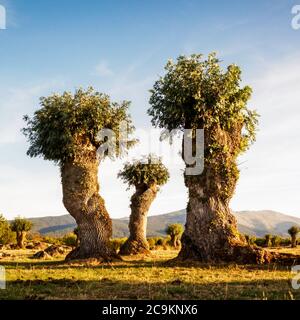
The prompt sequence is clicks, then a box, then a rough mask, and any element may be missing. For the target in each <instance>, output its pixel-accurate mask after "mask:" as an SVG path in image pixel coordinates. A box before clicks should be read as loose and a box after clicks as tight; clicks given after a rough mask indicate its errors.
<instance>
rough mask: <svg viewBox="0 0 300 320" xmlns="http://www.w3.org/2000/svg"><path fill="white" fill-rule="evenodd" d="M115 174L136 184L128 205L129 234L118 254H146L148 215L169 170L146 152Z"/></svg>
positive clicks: (133, 184)
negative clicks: (129, 210)
mask: <svg viewBox="0 0 300 320" xmlns="http://www.w3.org/2000/svg"><path fill="white" fill-rule="evenodd" d="M118 176H119V178H121V179H122V180H123V181H125V182H126V183H128V184H129V187H131V186H134V187H135V193H134V194H133V196H132V197H131V205H130V208H131V215H130V220H129V231H130V236H129V238H128V239H127V241H126V242H125V243H124V244H123V245H122V247H121V249H120V254H122V255H131V254H138V253H147V252H148V251H149V244H148V241H147V238H146V231H147V214H148V211H149V208H150V206H151V204H152V202H153V200H154V199H155V197H156V195H157V192H158V191H159V187H160V186H161V185H164V184H165V183H166V182H167V181H168V179H169V172H168V170H167V168H166V167H165V166H164V165H163V163H162V162H161V159H159V158H156V157H154V156H153V155H149V156H148V157H147V158H143V159H141V160H137V161H135V162H133V163H126V164H125V166H124V168H123V170H122V171H121V172H120V173H119V175H118Z"/></svg>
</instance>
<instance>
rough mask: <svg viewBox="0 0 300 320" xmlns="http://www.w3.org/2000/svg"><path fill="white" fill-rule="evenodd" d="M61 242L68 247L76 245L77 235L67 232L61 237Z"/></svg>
mask: <svg viewBox="0 0 300 320" xmlns="http://www.w3.org/2000/svg"><path fill="white" fill-rule="evenodd" d="M62 243H63V244H64V245H66V246H69V247H76V246H77V236H76V235H75V234H74V233H68V234H66V235H65V236H64V237H63V238H62Z"/></svg>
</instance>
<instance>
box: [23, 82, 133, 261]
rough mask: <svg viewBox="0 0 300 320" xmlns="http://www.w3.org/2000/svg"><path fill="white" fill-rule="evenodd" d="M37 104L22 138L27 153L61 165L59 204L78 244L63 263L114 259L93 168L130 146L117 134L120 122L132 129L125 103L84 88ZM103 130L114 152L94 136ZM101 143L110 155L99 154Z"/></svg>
mask: <svg viewBox="0 0 300 320" xmlns="http://www.w3.org/2000/svg"><path fill="white" fill-rule="evenodd" d="M40 104H41V108H40V109H39V110H38V111H36V112H35V114H34V116H33V118H29V117H28V116H25V121H26V122H27V127H26V128H25V129H24V133H25V135H26V136H27V138H28V140H29V142H30V148H29V150H28V152H27V153H28V155H29V156H31V157H37V156H42V157H43V158H44V159H45V160H52V161H54V162H55V163H57V164H59V166H60V170H61V180H62V188H63V203H64V205H65V207H66V209H67V210H68V212H69V213H70V214H71V215H72V216H73V217H74V218H75V220H76V222H77V225H78V228H79V229H78V230H79V240H80V245H79V247H78V248H76V249H74V250H73V251H72V252H71V253H70V254H69V255H68V256H67V258H66V259H67V260H70V259H81V258H82V259H85V258H102V259H104V260H111V259H113V258H118V256H117V255H116V253H115V251H114V250H112V249H111V247H110V245H109V239H110V237H111V235H112V222H111V219H110V217H109V214H108V212H107V210H106V208H105V203H104V200H103V199H102V197H101V196H100V194H99V184H98V167H99V163H100V161H101V160H103V159H104V158H105V157H107V156H109V157H117V156H120V155H121V153H122V152H124V151H125V150H126V148H129V147H131V146H132V145H133V144H134V141H129V142H128V143H127V145H125V144H124V143H123V142H124V141H123V140H122V139H123V137H122V135H123V133H122V135H121V131H120V130H119V129H120V125H121V123H122V125H123V123H124V122H125V123H126V124H127V130H128V131H127V132H128V133H129V134H130V133H132V132H133V130H134V127H133V125H132V122H131V118H130V116H129V114H128V106H129V102H126V101H124V102H122V103H120V104H118V103H115V102H112V101H110V98H109V97H108V96H107V95H105V94H102V93H99V92H96V91H94V89H93V88H88V89H87V90H83V89H78V90H76V92H75V93H74V94H72V93H69V92H64V93H63V94H62V95H59V94H53V95H51V96H49V97H42V98H41V101H40ZM102 129H111V130H112V132H114V133H115V141H116V146H115V148H114V146H113V145H114V143H113V141H114V139H108V138H105V137H104V136H99V132H100V130H102ZM104 142H105V145H107V146H110V149H109V150H106V151H105V150H104V149H105V148H104ZM100 147H101V148H104V149H103V150H102V151H101V156H99V155H100V153H99V152H97V150H99V148H100Z"/></svg>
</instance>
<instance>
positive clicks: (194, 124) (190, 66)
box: [148, 53, 265, 263]
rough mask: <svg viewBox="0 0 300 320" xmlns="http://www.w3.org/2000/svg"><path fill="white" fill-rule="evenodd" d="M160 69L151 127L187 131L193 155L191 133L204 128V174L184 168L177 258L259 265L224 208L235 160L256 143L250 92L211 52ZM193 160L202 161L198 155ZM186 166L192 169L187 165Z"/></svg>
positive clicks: (235, 70)
mask: <svg viewBox="0 0 300 320" xmlns="http://www.w3.org/2000/svg"><path fill="white" fill-rule="evenodd" d="M165 70H166V72H165V75H163V76H162V77H161V78H160V79H158V80H157V81H156V82H155V84H154V86H153V89H152V90H151V97H150V105H151V107H150V109H149V110H148V114H149V115H150V116H151V117H152V124H153V125H154V126H155V127H159V128H162V129H165V130H168V131H169V132H172V131H173V132H175V130H181V131H184V130H185V129H188V130H191V131H190V133H189V135H188V137H187V138H188V139H187V140H188V141H190V144H191V145H192V148H191V150H192V151H195V150H197V148H198V146H199V145H197V144H196V142H197V140H196V139H195V137H196V130H197V129H203V130H204V171H203V172H202V173H201V174H198V175H190V174H188V173H187V172H189V171H191V170H188V171H186V172H185V175H184V179H185V185H186V187H187V188H188V192H189V201H188V205H187V222H186V228H185V231H184V234H183V236H182V248H181V251H180V254H179V256H178V259H181V260H186V259H194V260H200V261H203V262H220V261H239V262H244V263H256V262H257V261H264V259H265V253H264V251H263V250H260V249H258V248H254V247H251V246H249V245H248V244H247V242H246V240H245V239H244V238H243V237H240V235H239V233H238V232H237V222H236V219H235V217H234V216H233V214H232V212H231V211H230V208H229V202H230V200H231V198H232V196H233V194H234V191H235V187H236V184H237V181H238V179H239V168H238V164H237V159H238V157H239V156H240V155H241V154H242V153H243V152H245V151H246V150H247V149H248V148H249V146H250V145H251V143H252V142H253V141H255V134H256V127H257V122H258V115H257V113H256V112H255V111H252V110H250V109H249V108H248V105H247V104H248V101H249V99H250V97H251V93H252V89H251V88H250V87H248V86H245V87H242V86H241V83H242V79H241V70H240V68H239V67H238V66H237V65H234V64H233V65H230V66H228V67H227V69H226V70H224V69H223V68H222V67H221V63H220V60H219V59H218V58H217V57H216V55H215V54H214V53H212V54H210V55H209V56H208V58H207V59H205V58H203V55H199V54H194V55H191V56H180V57H179V58H178V59H177V61H176V62H173V61H169V62H168V63H167V65H166V67H165ZM165 136H168V135H165ZM182 145H183V147H182V156H183V159H184V160H185V157H184V155H185V144H184V143H183V144H182ZM193 153H194V154H195V153H196V152H193ZM196 156H198V160H199V161H201V159H202V157H203V155H201V154H200V155H196ZM185 161H186V160H185ZM199 161H198V162H199ZM185 165H186V168H187V169H191V168H193V167H194V166H195V164H194V165H193V164H191V163H190V162H189V161H186V163H185Z"/></svg>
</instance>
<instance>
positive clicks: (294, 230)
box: [288, 226, 300, 248]
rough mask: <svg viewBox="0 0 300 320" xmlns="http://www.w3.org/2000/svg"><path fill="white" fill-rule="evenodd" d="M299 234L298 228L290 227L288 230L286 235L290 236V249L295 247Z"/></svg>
mask: <svg viewBox="0 0 300 320" xmlns="http://www.w3.org/2000/svg"><path fill="white" fill-rule="evenodd" d="M299 232H300V229H299V227H297V226H292V227H290V228H289V230H288V233H289V235H290V236H291V246H292V248H296V247H297V235H298V233H299Z"/></svg>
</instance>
